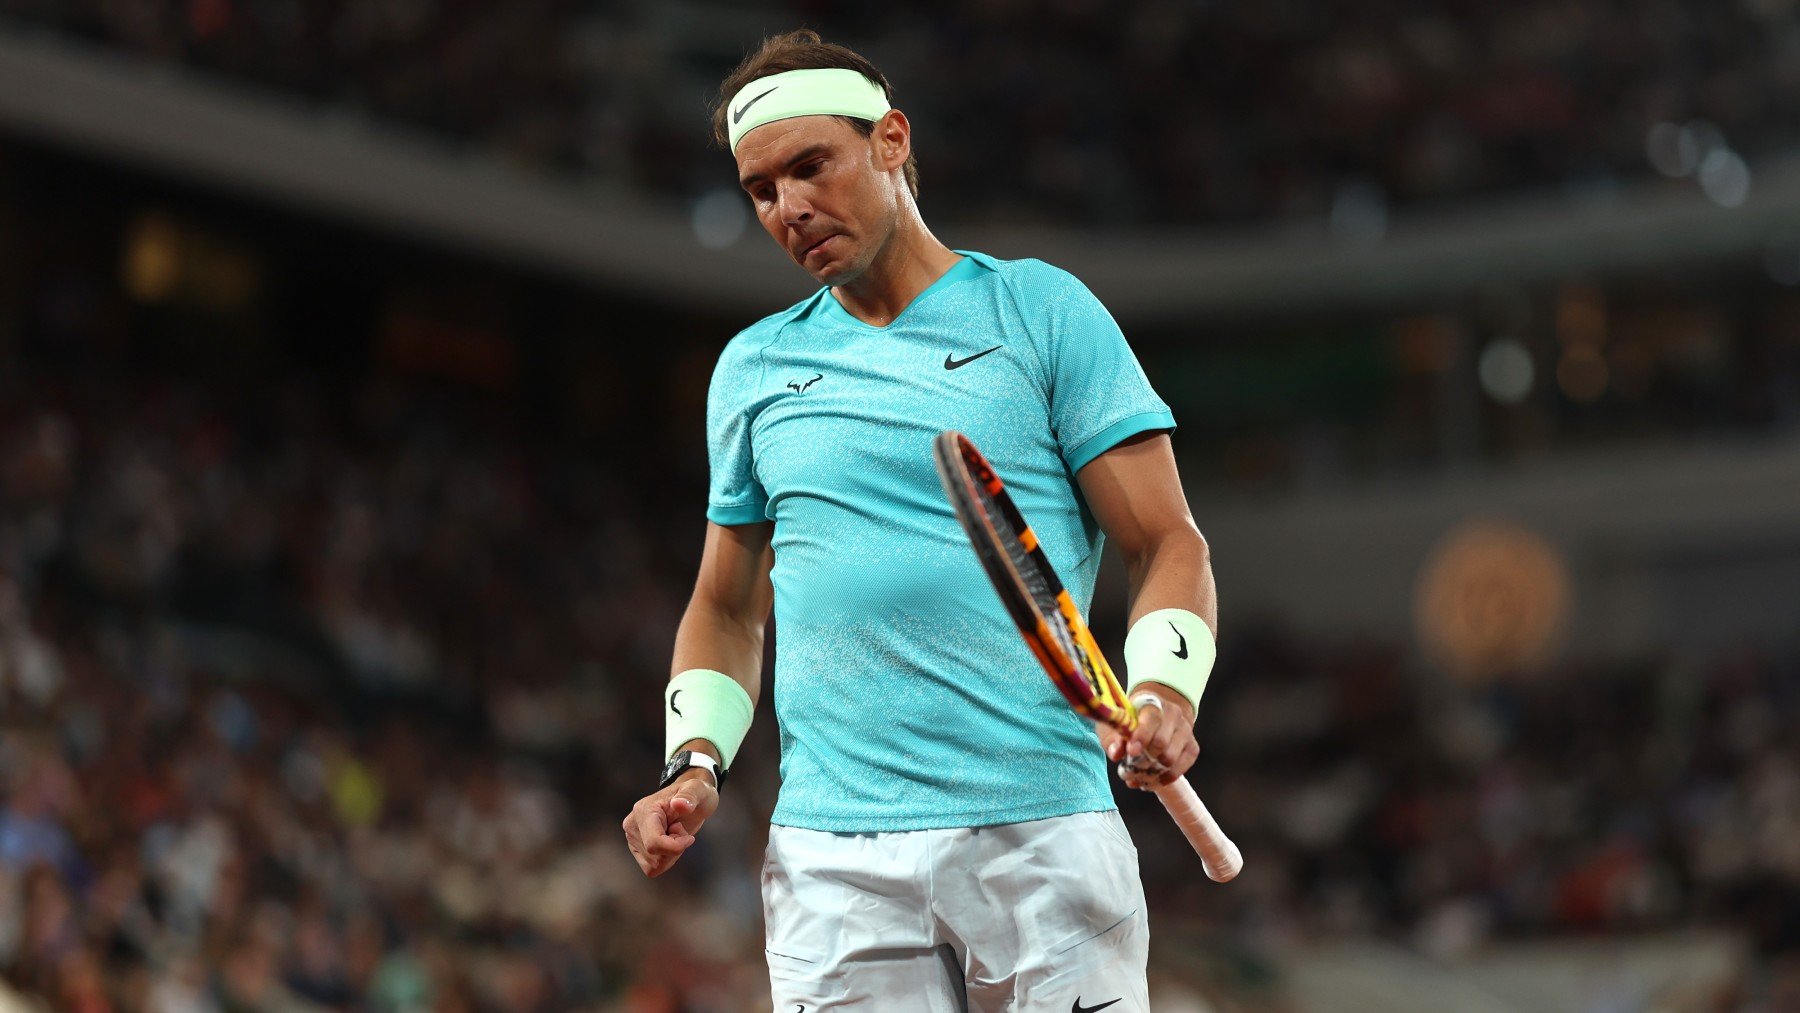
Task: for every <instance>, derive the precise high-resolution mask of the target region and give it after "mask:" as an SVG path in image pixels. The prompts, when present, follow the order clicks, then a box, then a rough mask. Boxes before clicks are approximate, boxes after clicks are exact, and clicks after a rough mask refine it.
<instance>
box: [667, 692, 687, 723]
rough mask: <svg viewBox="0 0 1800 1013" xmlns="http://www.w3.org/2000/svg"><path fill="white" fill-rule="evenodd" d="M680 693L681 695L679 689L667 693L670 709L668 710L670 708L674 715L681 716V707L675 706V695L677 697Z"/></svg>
mask: <svg viewBox="0 0 1800 1013" xmlns="http://www.w3.org/2000/svg"><path fill="white" fill-rule="evenodd" d="M680 695H681V690H676V691H675V692H673V693H670V694H669V709H670V710H672V711H674V712H675V716H676V717H683V716H684V715H683V714H682V713H681V708H680V707H677V706H675V698H676V697H678V696H680Z"/></svg>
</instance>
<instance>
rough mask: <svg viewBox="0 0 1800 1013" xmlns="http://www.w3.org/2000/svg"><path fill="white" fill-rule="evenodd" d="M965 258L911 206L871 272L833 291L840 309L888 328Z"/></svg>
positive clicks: (870, 266)
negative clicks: (921, 293) (946, 243)
mask: <svg viewBox="0 0 1800 1013" xmlns="http://www.w3.org/2000/svg"><path fill="white" fill-rule="evenodd" d="M960 259H962V258H961V255H960V254H958V253H957V252H956V251H954V250H952V249H950V248H949V247H947V246H945V245H944V244H943V243H940V242H938V239H937V237H936V236H934V235H932V234H931V230H930V229H927V228H926V227H925V220H924V219H923V218H920V217H919V210H918V207H917V206H916V205H914V204H912V203H911V202H910V201H909V202H907V207H906V211H905V212H904V213H903V214H902V216H901V220H900V226H899V227H898V228H897V229H895V230H894V235H893V237H892V238H891V239H889V240H888V243H887V245H886V246H884V247H882V249H881V252H880V253H877V254H876V255H875V260H874V262H873V263H871V264H870V265H869V267H868V269H867V270H865V271H863V272H862V273H861V274H860V275H858V276H857V277H856V278H855V279H854V280H852V281H850V282H848V283H846V284H843V285H839V286H837V287H835V288H833V289H832V290H831V294H832V295H834V296H836V297H837V301H838V303H839V305H841V306H843V307H844V309H846V310H848V311H849V312H850V315H851V316H853V317H855V318H857V319H858V320H861V321H862V322H863V323H866V324H871V325H873V326H876V327H886V326H887V325H888V324H891V323H893V322H894V318H895V317H897V316H899V315H900V311H901V310H904V309H906V307H907V305H908V304H909V303H911V302H912V301H913V300H914V299H916V298H917V297H918V295H919V293H920V292H923V291H925V289H927V288H929V287H930V286H931V283H932V282H934V281H936V280H938V279H939V278H941V277H943V274H944V272H945V271H948V270H950V268H951V267H953V266H955V264H956V262H957V261H958V260H960Z"/></svg>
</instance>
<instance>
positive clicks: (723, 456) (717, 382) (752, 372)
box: [706, 346, 769, 524]
mask: <svg viewBox="0 0 1800 1013" xmlns="http://www.w3.org/2000/svg"><path fill="white" fill-rule="evenodd" d="M733 353H734V350H733V349H732V348H730V347H729V346H728V347H727V348H726V350H725V353H724V354H722V355H720V356H719V364H718V365H717V366H715V367H714V368H713V376H712V384H711V386H710V387H708V389H707V392H706V460H707V465H708V467H709V469H710V472H711V475H710V478H709V480H708V488H707V497H706V519H707V520H709V521H712V522H713V523H714V524H753V523H756V522H758V521H763V520H767V519H768V517H767V514H766V512H765V511H766V510H767V509H768V505H769V495H768V493H767V492H765V491H764V490H763V487H762V483H761V482H759V481H757V478H756V460H755V457H754V455H753V454H752V452H751V449H750V422H751V418H752V416H751V412H750V407H751V403H752V401H751V399H750V398H749V397H748V396H747V392H750V391H754V390H755V389H756V381H757V380H758V377H757V375H756V367H755V366H754V364H753V363H754V360H750V361H746V359H745V358H744V357H743V356H741V355H736V354H733Z"/></svg>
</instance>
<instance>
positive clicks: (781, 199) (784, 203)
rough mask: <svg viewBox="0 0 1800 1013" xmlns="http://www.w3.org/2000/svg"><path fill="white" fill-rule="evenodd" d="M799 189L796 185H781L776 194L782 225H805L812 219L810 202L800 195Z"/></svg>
mask: <svg viewBox="0 0 1800 1013" xmlns="http://www.w3.org/2000/svg"><path fill="white" fill-rule="evenodd" d="M799 190H800V188H799V187H796V186H782V187H781V188H780V190H779V191H778V192H777V194H776V200H777V202H778V203H779V210H780V212H781V221H782V224H784V225H788V226H795V225H805V224H806V223H807V222H809V221H812V216H813V208H812V202H811V201H809V200H807V199H806V198H805V197H804V196H802V195H801V194H800V192H799Z"/></svg>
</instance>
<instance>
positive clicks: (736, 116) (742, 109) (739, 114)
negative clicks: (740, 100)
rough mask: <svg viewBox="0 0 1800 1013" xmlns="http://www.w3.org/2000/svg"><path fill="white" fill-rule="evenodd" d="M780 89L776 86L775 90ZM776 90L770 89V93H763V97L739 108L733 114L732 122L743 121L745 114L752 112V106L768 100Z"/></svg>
mask: <svg viewBox="0 0 1800 1013" xmlns="http://www.w3.org/2000/svg"><path fill="white" fill-rule="evenodd" d="M780 87H781V85H776V86H775V88H780ZM775 88H770V89H769V90H768V91H765V92H763V93H762V94H761V95H758V96H756V97H755V98H753V99H751V100H750V101H748V102H745V103H744V104H743V105H741V106H738V107H737V112H735V113H732V114H731V122H733V123H737V122H739V121H741V120H742V119H743V118H744V113H746V112H748V111H749V110H750V107H751V106H753V105H755V104H757V103H758V102H761V101H762V100H763V99H766V98H768V97H769V96H770V95H771V94H773V93H774V91H775Z"/></svg>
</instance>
